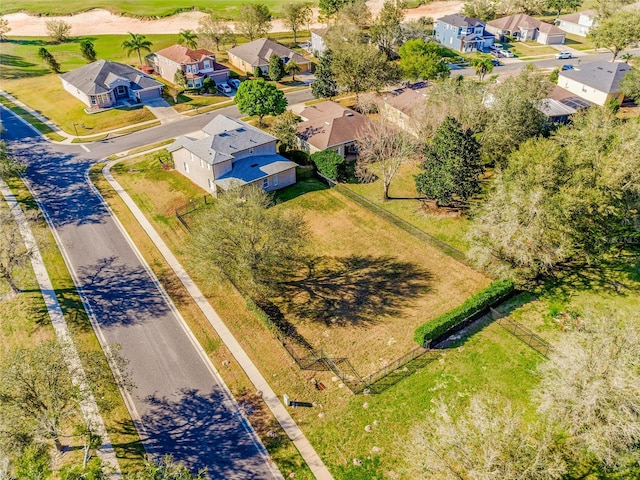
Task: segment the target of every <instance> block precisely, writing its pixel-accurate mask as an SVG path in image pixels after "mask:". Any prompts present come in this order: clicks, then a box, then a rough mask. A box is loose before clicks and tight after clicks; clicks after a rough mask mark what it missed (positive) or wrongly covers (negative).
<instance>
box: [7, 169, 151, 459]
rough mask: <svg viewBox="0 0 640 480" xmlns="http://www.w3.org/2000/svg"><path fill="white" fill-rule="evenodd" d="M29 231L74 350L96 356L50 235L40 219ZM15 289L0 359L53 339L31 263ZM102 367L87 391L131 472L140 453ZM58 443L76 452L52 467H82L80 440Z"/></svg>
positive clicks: (26, 201)
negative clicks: (101, 403)
mask: <svg viewBox="0 0 640 480" xmlns="http://www.w3.org/2000/svg"><path fill="white" fill-rule="evenodd" d="M8 183H9V185H10V187H11V189H12V191H13V193H14V194H15V195H16V197H17V198H18V201H19V202H20V204H21V207H22V209H23V210H24V211H31V212H34V211H37V207H36V205H35V203H34V201H33V198H32V197H31V195H30V194H29V192H28V190H27V189H26V188H25V187H24V185H23V184H22V183H21V182H20V181H18V180H12V181H10V182H8ZM4 207H5V204H4V200H3V199H0V208H4ZM31 228H32V230H33V233H34V235H35V237H36V239H37V241H38V244H39V247H40V251H41V254H42V256H43V260H44V262H45V265H46V267H47V271H48V273H49V277H50V278H51V281H52V283H53V287H54V289H55V290H56V295H57V296H58V300H59V302H60V306H61V308H62V311H63V313H64V316H65V319H66V321H67V324H68V326H69V329H70V332H71V334H72V337H73V339H74V343H75V345H76V348H77V349H78V351H80V352H94V353H97V354H100V355H101V354H102V349H101V347H100V345H99V343H98V340H97V338H96V336H95V334H94V332H93V329H92V327H91V324H90V322H89V319H88V317H87V315H86V313H85V311H84V308H83V306H82V302H81V300H80V297H79V295H78V293H77V291H76V289H75V286H74V284H73V281H72V279H71V277H70V275H69V272H68V270H67V267H66V265H65V263H64V260H63V258H62V256H61V255H60V252H59V250H58V248H57V245H56V244H55V241H54V239H53V236H52V235H51V233H50V231H49V229H48V228H47V227H46V225H45V224H44V222H43V221H42V220H40V221H33V222H31ZM19 285H20V287H21V288H22V289H23V292H22V293H21V294H20V295H19V296H18V297H16V298H15V299H13V300H10V301H0V356H2V355H3V354H4V353H5V352H7V351H8V350H9V349H10V348H13V347H17V346H20V345H21V346H33V345H34V344H35V343H37V342H41V341H46V340H49V339H53V338H55V335H54V332H53V327H52V326H51V320H50V318H49V316H48V314H47V311H46V309H45V306H44V302H43V299H42V296H41V294H40V290H39V289H38V285H37V283H36V281H35V278H34V276H33V271H32V270H31V265H30V264H29V266H28V268H26V269H25V271H24V275H23V277H22V280H21V282H20V284H19ZM2 287H4V285H3V286H2ZM3 293H4V292H3V291H0V295H1V294H3ZM101 368H103V369H104V374H103V375H102V376H101V381H100V385H92V389H93V391H94V393H96V394H99V395H105V398H104V400H105V401H106V402H107V403H109V404H110V405H111V406H112V408H111V409H109V410H104V409H103V410H102V411H101V413H102V417H103V419H104V421H105V425H106V428H107V432H108V433H109V436H110V439H111V442H112V444H113V446H114V448H115V452H116V455H117V456H118V461H119V463H120V466H121V467H122V468H123V469H124V470H126V471H131V470H135V469H137V468H140V467H141V466H142V462H143V460H144V454H145V452H144V449H143V448H142V444H141V443H140V441H139V438H138V434H137V431H136V429H135V427H134V425H133V422H132V421H131V417H130V416H129V412H128V411H127V409H126V407H125V405H124V402H123V400H122V397H121V396H120V392H119V390H118V389H117V386H116V384H115V381H114V379H113V377H112V375H111V372H110V370H109V367H108V365H107V363H106V361H103V362H102V365H101ZM67 433H73V432H71V431H69V432H67ZM63 443H64V444H65V445H71V446H77V447H78V448H77V449H73V448H72V449H70V450H69V451H68V452H67V453H65V455H64V456H63V457H62V458H61V459H59V460H58V463H57V467H60V466H61V465H64V464H68V463H76V464H78V463H81V462H82V450H81V448H80V447H81V445H80V444H79V443H80V439H78V438H73V437H68V438H64V439H63Z"/></svg>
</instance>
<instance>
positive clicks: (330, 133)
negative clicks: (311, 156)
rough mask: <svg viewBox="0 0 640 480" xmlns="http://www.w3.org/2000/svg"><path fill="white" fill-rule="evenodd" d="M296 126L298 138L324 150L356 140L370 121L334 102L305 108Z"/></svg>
mask: <svg viewBox="0 0 640 480" xmlns="http://www.w3.org/2000/svg"><path fill="white" fill-rule="evenodd" d="M300 116H301V117H303V118H306V119H307V121H304V122H302V123H299V124H298V133H297V135H298V137H300V138H301V139H302V140H305V141H306V142H308V143H309V144H311V145H313V146H314V147H316V148H318V149H320V150H324V149H326V148H330V147H335V146H336V145H342V144H344V143H349V142H353V141H356V140H358V139H359V138H361V137H362V134H363V132H364V130H365V129H366V127H367V125H369V124H370V123H371V120H370V119H369V118H368V117H365V116H364V115H362V114H360V113H357V112H354V111H353V110H349V109H348V108H344V107H342V106H341V105H338V104H337V103H335V102H322V103H318V104H316V105H312V106H310V107H307V108H305V109H304V110H303V111H302V112H300Z"/></svg>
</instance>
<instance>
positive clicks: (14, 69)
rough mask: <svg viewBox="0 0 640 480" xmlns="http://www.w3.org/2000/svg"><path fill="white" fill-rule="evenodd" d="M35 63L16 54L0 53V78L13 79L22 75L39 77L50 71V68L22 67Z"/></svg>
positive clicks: (31, 65) (33, 65)
mask: <svg viewBox="0 0 640 480" xmlns="http://www.w3.org/2000/svg"><path fill="white" fill-rule="evenodd" d="M36 66H37V65H36V64H35V63H31V62H29V61H27V60H25V59H24V57H19V56H17V55H9V54H6V53H4V54H2V55H0V67H1V68H0V79H3V80H13V79H16V78H24V77H39V76H42V75H46V74H48V73H51V71H50V70H48V69H46V68H44V67H40V68H34V69H31V70H28V71H25V70H23V69H25V68H31V67H36Z"/></svg>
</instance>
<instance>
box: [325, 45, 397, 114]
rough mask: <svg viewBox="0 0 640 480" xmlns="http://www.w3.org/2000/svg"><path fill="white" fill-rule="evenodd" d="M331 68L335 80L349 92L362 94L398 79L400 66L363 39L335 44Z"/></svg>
mask: <svg viewBox="0 0 640 480" xmlns="http://www.w3.org/2000/svg"><path fill="white" fill-rule="evenodd" d="M332 50H333V57H332V61H331V71H332V72H333V75H334V78H335V80H336V83H337V84H338V85H340V86H341V87H342V89H343V90H344V91H346V92H351V93H355V95H356V103H357V102H358V101H359V94H360V93H362V92H366V91H368V90H375V89H378V88H381V87H383V86H384V85H388V84H390V83H393V82H396V81H397V80H398V79H399V77H400V72H399V69H398V67H397V66H396V65H395V64H394V63H392V62H389V61H388V60H387V57H386V56H385V55H384V53H382V52H381V51H380V50H378V49H377V48H375V47H372V46H370V45H365V44H361V43H356V44H347V43H343V44H341V45H334V46H333V47H332Z"/></svg>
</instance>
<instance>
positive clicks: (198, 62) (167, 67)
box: [146, 45, 230, 88]
mask: <svg viewBox="0 0 640 480" xmlns="http://www.w3.org/2000/svg"><path fill="white" fill-rule="evenodd" d="M146 60H147V64H148V65H149V66H151V67H153V69H154V70H155V71H156V73H157V74H159V75H160V76H161V77H162V78H164V79H165V80H167V81H169V82H171V83H174V82H175V75H176V72H177V71H178V70H182V71H183V72H184V73H185V75H186V77H187V87H189V88H200V87H202V85H203V82H204V79H205V78H207V77H209V78H211V80H213V81H214V82H215V83H221V82H226V81H227V80H228V79H229V71H230V69H229V67H227V66H225V65H221V64H220V63H218V62H216V55H215V53H213V52H210V51H209V50H205V49H202V48H199V49H198V50H192V49H190V48H187V47H183V46H182V45H172V46H170V47H167V48H163V49H162V50H160V51H158V52H154V53H151V54H149V55H147V57H146Z"/></svg>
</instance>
